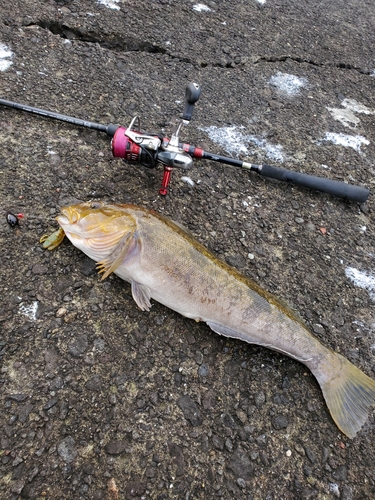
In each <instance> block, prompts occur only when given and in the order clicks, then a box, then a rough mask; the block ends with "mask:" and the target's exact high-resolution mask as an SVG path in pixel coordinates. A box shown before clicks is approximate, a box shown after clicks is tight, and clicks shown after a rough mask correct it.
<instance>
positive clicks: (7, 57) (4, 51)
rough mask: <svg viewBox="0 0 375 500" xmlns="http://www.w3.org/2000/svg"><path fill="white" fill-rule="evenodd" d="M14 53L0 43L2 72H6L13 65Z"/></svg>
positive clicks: (0, 69) (0, 68) (0, 66)
mask: <svg viewBox="0 0 375 500" xmlns="http://www.w3.org/2000/svg"><path fill="white" fill-rule="evenodd" d="M12 57H13V52H12V51H11V50H10V49H9V48H8V47H7V46H6V45H5V44H4V43H0V71H6V70H7V69H8V68H10V67H11V66H12V64H13V61H12Z"/></svg>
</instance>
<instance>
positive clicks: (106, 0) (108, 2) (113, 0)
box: [98, 0, 120, 10]
mask: <svg viewBox="0 0 375 500" xmlns="http://www.w3.org/2000/svg"><path fill="white" fill-rule="evenodd" d="M119 2H120V0H98V3H100V4H102V5H105V7H108V8H109V9H115V10H120V6H119V5H117V4H118V3H119Z"/></svg>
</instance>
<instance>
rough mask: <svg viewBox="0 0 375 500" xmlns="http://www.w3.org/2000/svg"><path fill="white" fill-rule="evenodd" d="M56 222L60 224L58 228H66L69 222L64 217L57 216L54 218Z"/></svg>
mask: <svg viewBox="0 0 375 500" xmlns="http://www.w3.org/2000/svg"><path fill="white" fill-rule="evenodd" d="M56 220H57V222H58V223H59V224H60V226H66V225H67V224H69V223H70V220H69V219H68V217H66V215H59V216H57V217H56Z"/></svg>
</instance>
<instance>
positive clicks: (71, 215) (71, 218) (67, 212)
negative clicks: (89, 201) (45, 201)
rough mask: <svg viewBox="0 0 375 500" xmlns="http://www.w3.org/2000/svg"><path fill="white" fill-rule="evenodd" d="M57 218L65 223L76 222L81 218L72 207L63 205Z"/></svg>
mask: <svg viewBox="0 0 375 500" xmlns="http://www.w3.org/2000/svg"><path fill="white" fill-rule="evenodd" d="M57 220H61V222H63V223H64V224H75V223H76V222H78V220H79V214H78V213H77V211H76V210H74V209H72V207H63V208H62V209H61V214H60V215H59V216H58V218H57Z"/></svg>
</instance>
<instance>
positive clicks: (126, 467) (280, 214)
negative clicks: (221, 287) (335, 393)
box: [0, 0, 375, 500]
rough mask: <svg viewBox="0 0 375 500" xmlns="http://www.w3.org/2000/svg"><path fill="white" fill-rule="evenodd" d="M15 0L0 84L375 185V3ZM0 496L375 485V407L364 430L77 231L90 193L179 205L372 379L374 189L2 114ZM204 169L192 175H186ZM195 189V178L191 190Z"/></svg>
mask: <svg viewBox="0 0 375 500" xmlns="http://www.w3.org/2000/svg"><path fill="white" fill-rule="evenodd" d="M202 5H203V4H198V3H197V2H190V1H185V2H181V1H176V0H159V1H157V0H150V1H147V2H142V1H140V0H133V1H130V0H129V1H127V0H123V1H119V2H115V1H114V0H112V2H110V1H108V2H106V4H105V2H104V1H103V2H101V3H99V2H97V1H94V0H83V1H81V2H78V1H53V0H49V1H41V2H37V1H36V0H23V1H19V0H14V1H12V2H6V1H5V0H2V1H0V44H1V45H0V70H1V72H0V89H1V90H0V96H1V97H2V98H5V99H9V100H14V101H17V102H21V103H25V104H29V105H33V106H37V107H40V108H45V109H49V110H51V111H58V112H61V113H64V114H67V115H73V116H76V117H79V118H82V119H88V120H93V121H98V122H101V123H104V124H107V123H109V122H118V123H121V124H124V125H127V124H128V123H129V121H130V119H131V117H132V116H133V115H135V114H138V115H139V116H140V117H141V126H142V128H143V129H144V130H147V131H150V132H159V131H162V132H163V133H164V134H167V135H168V134H170V132H171V128H172V123H173V119H174V118H175V117H176V116H179V114H180V113H181V111H182V109H183V100H184V92H185V86H186V84H187V83H188V82H191V81H196V82H198V83H199V84H200V85H201V86H202V95H201V98H200V100H199V102H198V103H197V105H196V109H195V111H194V116H193V119H192V121H191V124H190V125H189V127H188V128H186V129H184V130H183V132H182V137H181V138H182V139H183V140H184V141H186V142H190V143H192V144H197V145H199V146H201V147H203V148H205V149H207V150H209V151H213V152H217V153H220V154H226V155H232V156H236V155H237V154H239V156H240V157H241V158H243V159H245V158H246V159H248V160H249V161H253V162H255V163H262V162H267V163H270V164H273V165H276V166H283V167H285V168H289V169H291V170H296V171H300V172H305V173H308V174H314V175H318V176H321V177H327V178H331V179H336V180H340V181H345V182H349V183H352V184H358V185H362V186H365V187H367V188H369V189H370V190H371V191H373V190H374V187H375V185H374V166H373V160H374V157H375V147H374V144H375V127H374V116H375V114H374V113H375V101H374V86H375V57H374V50H373V47H374V46H375V31H374V25H373V19H374V16H375V4H374V3H373V2H371V1H370V0H367V1H365V0H363V1H361V2H358V1H354V0H351V1H350V0H349V1H343V0H333V1H331V2H322V1H321V2H317V1H312V0H301V1H299V2H296V1H291V0H289V1H287V0H278V1H277V0H265V1H256V0H246V1H240V0H233V1H224V0H223V1H217V2H206V3H205V4H204V5H203V7H202ZM0 123H1V127H0V143H1V155H0V172H1V173H0V175H1V183H0V193H1V197H0V206H1V211H2V212H3V214H5V212H6V211H8V210H10V211H12V212H14V213H23V214H24V218H23V219H22V220H21V221H20V225H19V226H16V227H15V228H12V227H10V226H9V225H8V224H7V222H6V219H5V216H4V217H3V219H2V223H1V224H0V248H1V253H0V262H1V276H2V279H1V282H0V290H1V293H0V300H1V312H0V321H1V322H0V327H1V338H0V356H1V360H2V366H1V378H0V382H1V402H2V419H1V422H0V427H1V432H0V455H1V462H2V465H1V472H0V492H1V494H0V496H1V498H13V499H16V498H31V499H41V498H48V499H77V498H82V499H116V498H119V499H136V498H139V499H140V498H145V499H148V498H150V499H158V500H162V499H184V500H185V499H186V500H188V499H190V500H191V499H208V498H216V497H217V498H224V499H232V498H236V499H253V500H258V499H264V500H276V499H310V498H317V499H335V498H341V499H345V500H349V499H365V498H366V499H367V498H375V466H374V464H375V456H374V439H375V422H374V417H373V415H372V416H371V417H370V418H369V420H368V422H367V424H366V425H365V427H364V428H363V429H362V431H361V432H360V433H358V435H357V437H356V438H355V439H353V440H349V439H347V438H346V437H345V436H343V435H342V434H341V433H340V432H339V431H338V429H337V428H336V426H335V424H334V423H333V421H332V420H331V418H330V416H329V413H328V411H327V409H326V406H325V403H324V401H323V397H322V395H321V392H320V389H319V387H318V385H317V383H316V382H315V380H314V378H313V376H312V375H311V374H310V373H307V371H306V369H305V367H304V366H303V365H300V364H298V363H297V362H294V361H292V360H290V359H288V358H286V357H283V356H281V355H278V354H275V353H273V352H271V351H267V350H265V349H262V348H260V347H256V346H248V345H244V344H243V343H241V342H239V341H234V340H228V339H224V338H220V337H219V336H217V335H215V334H213V333H212V332H211V331H210V330H209V328H208V327H206V326H205V325H201V324H196V323H194V322H192V321H189V320H187V319H184V318H182V317H180V316H178V315H177V314H175V313H173V312H172V311H169V310H167V309H165V308H164V307H162V306H161V305H159V304H156V303H155V304H154V305H153V307H152V310H151V312H150V313H142V312H141V311H139V309H138V308H137V306H136V304H135V303H134V302H133V300H132V297H131V293H130V289H129V287H128V285H127V284H125V283H123V282H122V281H121V280H119V279H118V278H117V277H115V276H112V277H110V278H109V279H108V280H106V281H105V282H101V281H100V279H99V277H98V276H97V274H96V272H95V269H94V264H93V263H92V262H91V261H89V260H88V259H87V258H86V257H85V256H84V255H83V254H81V253H80V252H79V251H78V250H76V249H75V248H74V247H72V245H70V244H68V243H67V242H66V243H65V244H63V245H62V246H61V247H60V248H59V249H58V250H56V251H55V252H46V251H44V250H43V249H42V248H41V246H40V244H39V238H40V236H41V235H42V234H44V233H46V232H49V231H52V230H53V229H55V228H56V223H55V221H54V217H55V216H56V215H57V214H58V212H59V209H60V207H61V206H62V205H64V204H66V203H70V202H72V201H74V200H87V199H90V198H100V199H108V200H115V201H117V202H127V201H130V202H133V203H137V204H140V205H143V206H146V207H149V208H153V209H156V210H159V211H161V212H163V213H164V214H166V215H168V216H170V217H172V218H173V219H175V220H177V221H178V222H181V223H182V224H184V225H185V226H186V227H188V228H189V229H190V230H191V231H192V233H193V234H194V235H195V236H196V237H197V239H198V240H199V241H201V242H202V243H203V244H205V245H206V246H208V248H210V249H211V250H212V251H214V252H215V253H216V254H217V255H219V256H220V257H222V258H224V259H225V260H226V261H227V262H229V263H230V264H232V265H234V266H235V267H236V268H237V269H239V270H240V271H241V272H243V273H245V274H247V275H248V276H250V277H252V278H254V279H255V280H257V282H258V283H259V284H260V285H261V286H263V287H264V288H266V289H267V290H269V291H271V292H273V293H275V294H276V295H278V296H279V297H281V298H283V299H285V300H286V301H287V302H288V303H290V304H291V305H293V306H294V307H295V309H296V310H297V311H298V312H299V313H300V314H301V316H302V317H303V318H304V319H305V320H306V321H307V323H308V324H309V326H310V327H311V329H312V330H313V332H314V333H315V335H317V337H318V338H319V339H320V340H321V341H322V342H323V343H324V344H325V345H328V346H330V347H332V348H334V349H336V350H337V351H340V352H341V353H342V354H343V355H345V356H347V357H348V358H349V359H351V360H352V361H353V362H354V363H355V364H356V365H357V366H359V367H360V368H361V369H363V370H364V371H365V372H366V373H367V374H369V375H370V376H373V377H374V376H375V365H374V353H375V348H374V346H375V327H374V324H375V313H374V310H375V309H374V300H375V284H374V283H375V271H374V253H375V251H374V247H375V245H374V201H373V194H372V192H371V194H370V197H369V200H368V202H367V203H366V204H363V205H361V206H359V205H358V204H357V203H349V202H347V201H344V200H341V199H338V198H333V197H331V196H329V195H327V194H323V193H318V192H315V191H308V190H307V189H303V188H298V187H293V186H291V185H286V184H282V183H277V182H272V181H270V180H267V179H264V178H261V177H259V176H257V175H256V174H253V173H248V172H244V171H241V170H239V169H238V170H237V169H235V168H231V167H226V166H223V165H218V164H215V163H212V162H203V161H195V163H194V167H193V168H192V170H191V171H189V172H188V173H182V172H174V173H173V176H172V185H171V190H170V193H169V195H168V196H167V197H166V198H162V197H160V196H159V195H158V189H159V186H160V182H161V177H162V171H161V170H160V168H159V169H156V170H147V169H145V168H143V167H134V166H132V165H126V164H125V163H124V162H122V161H121V160H118V159H113V158H112V156H111V150H110V141H109V138H108V137H107V136H106V135H105V134H102V133H99V132H95V131H91V130H88V129H84V128H79V127H76V126H73V125H69V124H65V123H61V122H56V121H53V120H50V119H46V118H43V117H39V116H33V115H30V114H27V113H23V112H20V111H15V110H12V109H9V108H4V107H0ZM183 177H189V179H186V178H185V179H183ZM192 183H193V185H192Z"/></svg>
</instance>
